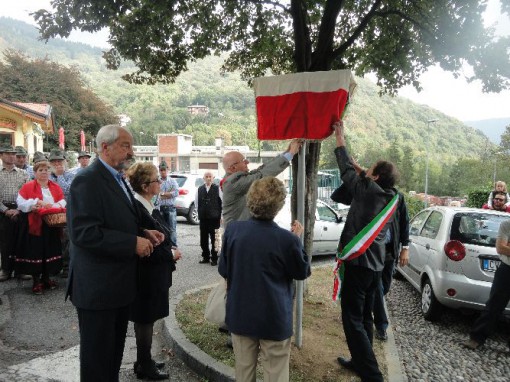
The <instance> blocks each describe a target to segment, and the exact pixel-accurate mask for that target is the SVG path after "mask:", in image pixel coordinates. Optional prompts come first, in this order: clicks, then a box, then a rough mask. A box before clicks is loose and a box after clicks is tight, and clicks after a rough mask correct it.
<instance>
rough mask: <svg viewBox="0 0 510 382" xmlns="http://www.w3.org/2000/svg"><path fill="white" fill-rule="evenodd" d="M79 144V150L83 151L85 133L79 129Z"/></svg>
mask: <svg viewBox="0 0 510 382" xmlns="http://www.w3.org/2000/svg"><path fill="white" fill-rule="evenodd" d="M80 146H81V151H85V133H84V132H83V130H82V131H80Z"/></svg>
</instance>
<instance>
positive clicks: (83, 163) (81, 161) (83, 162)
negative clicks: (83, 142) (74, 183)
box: [71, 151, 91, 175]
mask: <svg viewBox="0 0 510 382" xmlns="http://www.w3.org/2000/svg"><path fill="white" fill-rule="evenodd" d="M90 158H91V155H90V154H89V153H87V152H85V151H80V152H79V153H78V166H76V167H75V168H73V169H72V170H71V172H72V173H73V174H74V175H76V174H77V173H79V172H80V171H81V170H83V169H84V168H85V167H87V166H88V165H89V164H90Z"/></svg>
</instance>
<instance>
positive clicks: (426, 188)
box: [425, 119, 439, 207]
mask: <svg viewBox="0 0 510 382" xmlns="http://www.w3.org/2000/svg"><path fill="white" fill-rule="evenodd" d="M437 121H439V119H429V120H428V121H427V132H428V131H430V124H431V123H434V122H437ZM425 154H426V157H427V158H426V162H425V207H428V206H429V195H428V191H429V145H428V142H425Z"/></svg>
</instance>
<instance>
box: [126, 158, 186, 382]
mask: <svg viewBox="0 0 510 382" xmlns="http://www.w3.org/2000/svg"><path fill="white" fill-rule="evenodd" d="M127 177H128V179H129V183H130V184H131V187H132V188H133V190H134V191H135V198H136V199H137V201H138V202H139V203H138V209H139V210H140V212H141V227H142V228H144V229H156V230H158V231H160V232H162V233H164V234H165V241H164V242H163V243H162V244H160V245H158V246H156V247H154V252H153V253H152V254H151V255H150V256H148V257H144V258H139V259H138V293H137V296H136V299H135V302H134V303H133V304H132V305H131V308H130V320H131V321H133V322H134V327H135V337H136V358H137V360H136V362H135V364H134V371H135V373H136V375H137V377H138V378H147V379H149V380H162V379H167V378H168V377H169V375H168V373H164V372H162V371H161V370H159V369H161V368H163V366H164V364H163V363H159V362H155V361H154V360H153V359H152V356H151V347H152V333H153V326H154V322H155V321H156V320H159V319H161V318H163V317H166V316H168V314H169V304H168V289H169V288H170V286H171V285H172V272H173V271H174V270H175V262H176V261H177V260H178V259H180V258H181V253H180V252H179V250H178V249H177V247H176V246H175V243H172V242H171V239H170V237H171V236H170V231H169V229H168V228H166V225H165V220H164V219H163V216H162V215H161V214H160V212H159V210H157V209H155V208H154V204H153V203H152V200H153V198H154V197H155V196H156V195H158V194H159V192H160V185H161V180H160V179H159V176H158V169H157V168H156V166H154V165H153V164H152V163H149V162H145V163H136V164H134V165H133V166H131V167H130V168H129V169H128V170H127Z"/></svg>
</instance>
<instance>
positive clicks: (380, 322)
mask: <svg viewBox="0 0 510 382" xmlns="http://www.w3.org/2000/svg"><path fill="white" fill-rule="evenodd" d="M394 269H395V259H393V257H392V256H388V252H386V260H385V261H384V269H383V270H382V273H381V282H380V283H379V285H378V286H377V290H376V291H375V294H374V310H373V313H374V325H375V328H376V329H377V330H379V331H384V330H386V329H388V324H389V322H388V314H387V313H386V308H385V307H384V296H386V294H387V293H388V292H389V290H390V286H391V281H392V279H393V270H394Z"/></svg>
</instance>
